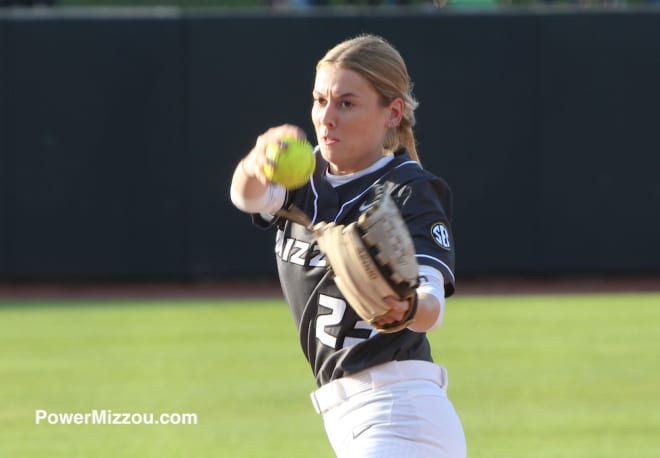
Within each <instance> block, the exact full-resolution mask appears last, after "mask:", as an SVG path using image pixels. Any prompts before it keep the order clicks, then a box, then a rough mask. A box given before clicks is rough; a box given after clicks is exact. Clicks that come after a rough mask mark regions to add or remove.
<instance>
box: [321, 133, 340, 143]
mask: <svg viewBox="0 0 660 458" xmlns="http://www.w3.org/2000/svg"><path fill="white" fill-rule="evenodd" d="M321 141H322V142H323V144H324V145H334V144H335V143H338V142H339V140H338V139H337V138H335V137H330V136H328V135H324V136H323V137H321Z"/></svg>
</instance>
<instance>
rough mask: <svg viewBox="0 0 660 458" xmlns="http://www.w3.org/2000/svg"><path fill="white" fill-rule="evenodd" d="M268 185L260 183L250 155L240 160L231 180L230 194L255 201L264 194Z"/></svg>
mask: <svg viewBox="0 0 660 458" xmlns="http://www.w3.org/2000/svg"><path fill="white" fill-rule="evenodd" d="M267 186H268V184H267V183H264V182H262V180H260V178H259V177H258V175H257V173H256V166H255V165H254V161H253V160H252V158H251V157H250V155H248V156H246V157H244V158H243V159H241V162H239V163H238V165H237V166H236V169H235V170H234V175H233V177H232V180H231V190H232V194H237V195H239V196H241V197H243V198H244V199H256V198H259V197H261V196H263V195H264V194H265V193H266V188H267Z"/></svg>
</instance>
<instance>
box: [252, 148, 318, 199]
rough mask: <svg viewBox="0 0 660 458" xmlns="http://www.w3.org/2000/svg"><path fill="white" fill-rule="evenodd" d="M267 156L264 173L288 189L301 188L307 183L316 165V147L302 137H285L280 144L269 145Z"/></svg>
mask: <svg viewBox="0 0 660 458" xmlns="http://www.w3.org/2000/svg"><path fill="white" fill-rule="evenodd" d="M266 157H267V158H268V163H266V165H265V166H264V175H266V178H268V179H269V180H270V181H272V182H273V183H277V184H281V185H282V186H284V187H285V188H287V189H296V188H300V187H301V186H303V185H304V184H305V183H307V182H308V181H309V178H310V177H311V176H312V172H314V167H315V166H316V158H315V156H314V148H312V145H311V144H310V143H309V142H308V141H307V140H305V139H301V138H294V137H285V138H283V139H282V141H280V143H279V144H275V145H268V146H267V147H266Z"/></svg>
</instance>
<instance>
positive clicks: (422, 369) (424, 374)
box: [310, 360, 447, 414]
mask: <svg viewBox="0 0 660 458" xmlns="http://www.w3.org/2000/svg"><path fill="white" fill-rule="evenodd" d="M405 380H428V381H431V382H433V383H435V384H437V385H438V386H439V387H440V388H442V389H443V390H445V391H446V390H447V371H446V370H445V368H444V367H442V366H439V365H437V364H434V363H430V362H428V361H416V360H411V361H390V362H388V363H385V364H381V365H379V366H375V367H372V368H369V369H366V370H363V371H361V372H357V373H355V374H352V375H349V376H346V377H342V378H339V379H337V380H333V381H332V382H330V383H327V384H325V385H323V386H322V387H321V388H319V389H318V390H316V391H314V392H313V393H311V395H310V397H311V398H312V404H313V405H314V410H316V413H320V414H323V413H325V412H327V411H328V410H330V409H332V408H333V407H336V406H337V405H339V404H341V403H342V402H344V401H345V400H346V399H348V398H350V397H351V396H354V395H356V394H358V393H362V392H363V391H367V390H372V389H377V388H379V387H382V386H386V385H391V384H393V383H397V382H402V381H405Z"/></svg>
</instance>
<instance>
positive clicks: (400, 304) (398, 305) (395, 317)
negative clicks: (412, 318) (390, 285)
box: [371, 296, 410, 328]
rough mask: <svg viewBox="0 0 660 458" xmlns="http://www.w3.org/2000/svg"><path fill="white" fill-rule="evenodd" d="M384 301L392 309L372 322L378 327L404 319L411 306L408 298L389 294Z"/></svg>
mask: <svg viewBox="0 0 660 458" xmlns="http://www.w3.org/2000/svg"><path fill="white" fill-rule="evenodd" d="M383 301H384V302H385V303H386V304H387V305H388V306H389V307H390V310H389V311H388V312H387V313H386V314H385V315H383V316H382V317H380V318H379V319H377V320H375V321H374V322H373V323H371V324H372V325H373V326H374V327H377V328H380V327H383V326H385V325H388V324H391V323H396V322H398V321H401V320H403V319H404V318H405V316H406V313H407V312H408V309H409V308H410V302H408V301H407V300H401V299H399V298H398V297H394V296H387V297H386V298H385V299H383Z"/></svg>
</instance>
